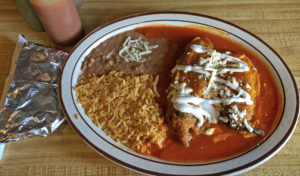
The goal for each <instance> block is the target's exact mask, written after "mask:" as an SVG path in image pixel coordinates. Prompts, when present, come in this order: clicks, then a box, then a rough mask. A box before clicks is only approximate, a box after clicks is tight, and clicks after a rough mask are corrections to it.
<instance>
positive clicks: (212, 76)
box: [169, 44, 253, 128]
mask: <svg viewBox="0 0 300 176" xmlns="http://www.w3.org/2000/svg"><path fill="white" fill-rule="evenodd" d="M190 48H191V49H192V50H193V51H194V52H196V53H208V54H209V55H210V58H200V65H176V66H175V67H174V68H173V70H172V72H173V73H174V72H175V71H176V70H180V71H183V72H185V73H186V72H196V73H200V74H203V75H205V76H206V77H209V82H208V86H207V89H206V90H205V92H204V94H206V93H209V89H210V87H211V84H212V83H213V82H218V83H221V84H223V85H226V86H227V87H229V88H231V89H232V90H235V91H236V92H238V93H237V94H233V93H232V94H231V96H230V97H221V98H218V97H215V98H212V99H206V98H200V97H198V96H194V95H191V94H190V93H192V92H193V90H192V89H191V88H188V87H186V83H185V82H184V83H181V84H179V83H178V82H177V81H176V83H177V84H176V83H175V84H173V85H172V86H173V88H174V89H173V91H171V92H170V94H169V96H172V98H171V102H172V103H173V107H174V108H175V109H176V110H178V111H180V112H184V113H190V114H192V115H193V116H194V117H196V118H197V119H198V124H197V125H198V126H202V125H203V123H204V117H206V118H207V119H208V120H209V121H210V122H212V123H217V121H218V119H219V116H220V112H219V111H218V110H216V109H215V108H214V106H213V105H214V104H224V105H229V104H231V103H246V104H248V105H252V104H253V101H252V100H251V96H250V95H249V94H248V92H246V91H245V90H243V89H242V88H241V87H240V86H239V83H238V82H236V80H235V78H234V77H233V79H231V80H228V79H227V80H225V79H222V78H220V77H218V75H220V74H223V73H228V72H229V73H230V74H231V73H234V72H246V71H248V70H249V67H248V65H247V64H246V63H245V62H243V61H241V60H240V59H239V58H236V57H233V56H230V55H227V54H224V53H219V52H217V51H216V50H213V49H209V48H206V47H204V46H201V45H196V44H194V45H191V47H190ZM228 62H230V63H228ZM220 63H221V64H220ZM228 66H229V67H230V68H228ZM244 121H245V120H244ZM244 123H245V122H244ZM245 125H246V127H247V128H249V125H248V124H247V123H245Z"/></svg>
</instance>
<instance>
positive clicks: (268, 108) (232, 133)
mask: <svg viewBox="0 0 300 176" xmlns="http://www.w3.org/2000/svg"><path fill="white" fill-rule="evenodd" d="M135 31H136V32H138V33H140V34H142V35H144V36H145V37H146V38H148V39H160V38H165V39H166V40H167V41H168V45H169V51H168V53H167V54H166V57H165V58H164V60H163V69H162V70H161V72H160V73H159V74H160V81H159V84H158V91H159V93H160V95H161V99H160V100H159V103H160V104H161V105H162V107H163V109H164V111H165V107H166V92H165V90H166V88H167V87H168V86H169V84H170V81H171V78H170V75H171V74H170V72H171V69H172V68H173V67H174V66H175V64H176V60H177V59H178V58H179V57H180V56H181V55H182V53H183V52H184V48H185V46H186V45H187V44H188V43H189V42H190V41H191V40H192V39H193V38H194V37H196V36H202V37H208V38H209V39H210V40H211V41H212V42H213V43H214V45H215V49H217V50H219V51H233V52H240V53H245V54H246V55H247V56H248V57H249V58H251V60H252V62H253V64H254V65H255V67H256V69H257V70H258V73H259V76H260V82H261V92H260V94H259V95H258V96H257V97H256V98H257V101H256V102H257V104H256V112H255V115H254V117H253V119H252V122H253V123H254V124H255V127H256V128H258V129H262V130H264V132H265V135H264V136H260V135H254V136H252V137H249V138H245V135H247V133H245V132H242V131H238V130H234V129H231V128H229V127H227V126H224V125H222V124H216V125H215V127H216V128H217V131H218V132H217V134H214V135H211V136H206V135H198V136H194V137H193V139H192V141H191V144H190V146H189V147H188V148H185V147H183V146H182V145H181V144H180V143H179V142H177V141H176V140H175V139H174V138H173V137H171V136H170V135H169V136H168V137H167V139H166V140H165V143H164V148H163V149H157V148H156V147H153V149H152V151H151V152H152V153H151V155H152V156H154V157H157V158H160V159H162V160H167V161H180V162H211V161H216V160H223V159H226V158H230V157H233V156H236V155H239V154H242V153H245V152H247V151H249V150H251V149H253V148H254V147H255V146H257V145H259V144H260V143H261V142H262V141H263V140H264V139H266V138H267V137H268V136H269V135H270V133H271V132H272V131H273V130H274V128H275V127H276V125H277V124H278V122H279V120H280V117H281V114H282V110H283V98H282V95H281V93H280V91H279V88H278V86H277V84H276V82H275V80H274V78H273V76H272V73H271V72H270V71H269V70H268V69H266V68H267V66H266V65H265V64H264V63H263V62H262V61H261V59H260V58H259V57H258V56H257V55H255V54H254V53H252V52H251V51H249V50H248V49H247V48H245V47H243V46H242V45H240V44H238V43H236V42H235V41H233V40H231V39H228V38H226V36H224V35H220V34H218V35H217V34H215V33H212V32H209V31H207V30H203V29H201V28H200V29H198V28H192V27H178V26H166V25H157V26H146V27H141V28H137V29H135ZM217 135H221V136H219V137H220V138H223V139H224V140H220V141H217V142H214V139H215V137H216V136H217Z"/></svg>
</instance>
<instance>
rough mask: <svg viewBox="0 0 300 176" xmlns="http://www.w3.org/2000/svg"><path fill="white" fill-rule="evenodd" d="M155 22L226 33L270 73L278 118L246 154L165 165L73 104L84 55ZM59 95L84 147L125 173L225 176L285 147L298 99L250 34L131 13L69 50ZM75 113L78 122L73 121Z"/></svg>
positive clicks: (183, 16)
mask: <svg viewBox="0 0 300 176" xmlns="http://www.w3.org/2000/svg"><path fill="white" fill-rule="evenodd" d="M156 24H163V25H173V26H199V27H209V28H211V29H216V30H213V31H215V32H224V33H226V34H228V35H227V36H226V37H229V38H230V39H232V40H234V41H236V42H238V43H240V44H241V45H243V46H245V47H247V48H248V49H249V50H250V51H252V52H253V53H255V54H256V55H258V56H259V57H260V58H262V60H263V62H264V63H265V64H266V65H267V66H268V68H269V69H270V70H271V72H272V74H273V75H274V78H275V80H276V82H277V84H278V85H279V87H280V91H281V92H282V95H283V99H284V104H283V106H284V107H283V108H284V109H283V114H282V118H281V120H280V122H279V124H278V125H277V127H276V128H275V130H274V131H273V132H272V133H271V135H270V136H269V137H268V138H267V139H266V140H265V141H263V142H262V143H261V144H260V145H259V146H257V147H256V148H254V149H252V150H251V151H249V152H247V153H244V154H241V155H239V156H236V157H234V158H231V159H227V160H223V161H218V162H212V163H178V162H168V161H163V160H159V159H157V158H153V157H149V156H143V155H140V154H138V153H135V152H133V151H132V150H130V149H128V148H126V147H124V146H122V145H121V144H118V143H116V142H115V141H113V140H112V139H111V138H109V137H108V136H107V135H106V134H105V133H104V132H103V131H102V130H101V129H99V128H97V127H96V125H94V124H93V123H92V121H91V120H90V119H89V118H88V117H87V116H86V114H85V113H84V110H83V108H82V107H81V105H80V104H78V103H77V102H76V94H75V92H74V91H73V90H72V88H73V87H74V86H76V84H77V79H78V77H79V76H80V75H81V74H82V72H81V65H82V62H83V61H84V59H85V56H87V55H88V54H89V53H90V52H91V50H92V49H93V48H95V47H96V46H97V45H99V44H100V43H101V42H103V41H105V40H106V39H108V38H110V37H112V36H114V35H116V34H119V33H122V32H125V31H128V30H132V29H134V28H136V27H142V26H146V25H156ZM59 93H60V97H59V98H60V102H61V105H62V107H63V111H64V112H65V115H66V117H67V119H68V121H69V123H70V124H71V126H72V127H73V128H74V130H75V131H76V133H77V134H78V135H80V137H81V138H82V139H83V140H84V141H85V142H86V143H88V144H89V145H90V146H91V147H92V148H93V149H95V150H96V151H97V152H99V153H100V154H102V155H104V156H105V157H107V158H108V159H110V160H112V161H114V162H116V163H118V164H120V165H122V166H124V167H126V168H128V169H132V170H135V171H137V172H141V173H144V174H151V175H152V174H153V175H227V174H230V175H231V174H240V173H242V172H245V171H248V170H250V169H252V168H254V167H257V166H259V165H260V164H262V163H264V162H266V161H267V160H268V159H270V158H271V157H272V156H274V155H275V154H276V153H277V152H278V151H279V150H280V149H281V148H282V147H283V146H284V145H285V143H286V142H287V141H288V140H289V138H290V137H291V135H292V133H293V131H294V129H295V127H296V124H297V119H298V110H299V95H298V89H297V86H296V83H295V80H294V78H293V76H292V74H291V72H290V70H289V69H288V67H287V65H286V64H285V63H284V61H283V59H282V58H281V57H280V56H279V55H278V54H277V53H276V52H275V51H274V50H273V49H272V48H271V47H270V46H269V45H267V44H266V43H265V42H264V41H262V40H261V39H259V38H258V37H256V36H255V35H253V34H251V33H250V32H247V31H246V30H244V29H242V28H240V27H238V26H236V25H234V24H231V23H229V22H226V21H224V20H221V19H217V18H214V17H209V16H205V15H200V14H193V13H185V12H154V13H144V14H136V15H132V16H128V17H124V18H121V19H119V20H116V21H113V22H111V23H109V24H106V25H103V26H101V27H99V28H97V29H95V30H94V31H92V32H91V33H90V34H88V35H87V36H86V37H85V38H84V39H82V40H81V41H80V42H79V44H77V45H76V46H75V48H74V49H73V51H72V52H71V54H70V57H69V59H68V60H67V61H66V62H65V65H64V67H63V71H62V76H61V80H60V85H59ZM287 102H288V103H287ZM78 115H79V117H80V118H77V117H78Z"/></svg>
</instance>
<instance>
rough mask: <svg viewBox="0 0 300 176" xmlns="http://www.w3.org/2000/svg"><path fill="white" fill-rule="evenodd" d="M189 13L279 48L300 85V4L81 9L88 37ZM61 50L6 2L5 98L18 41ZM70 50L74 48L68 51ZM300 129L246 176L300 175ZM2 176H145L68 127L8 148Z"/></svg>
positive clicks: (1, 40) (0, 4)
mask: <svg viewBox="0 0 300 176" xmlns="http://www.w3.org/2000/svg"><path fill="white" fill-rule="evenodd" d="M163 10H168V11H170V10H172V11H174V10H175V11H187V12H194V13H201V14H205V15H209V16H214V17H217V18H221V19H224V20H227V21H229V22H232V23H234V24H236V25H239V26H241V27H243V28H245V29H247V30H248V31H250V32H252V33H254V34H255V35H257V36H259V37H260V38H261V39H263V40H264V41H265V42H267V43H268V44H269V45H270V46H271V47H273V48H274V49H275V50H276V51H277V52H278V53H279V55H281V56H282V58H283V59H284V61H285V62H286V63H287V65H288V66H289V68H290V69H291V71H292V73H293V75H294V76H295V79H296V82H297V84H298V85H299V83H300V61H298V60H299V56H300V1H297V0H285V1H282V0H244V1H235V0H219V1H217V0H213V1H198V0H188V1H181V0H164V1H162V0H154V1H148V0H146V1H138V0H111V1H105V0H85V2H84V4H83V6H82V7H81V8H80V10H79V14H80V16H81V19H82V22H83V25H84V28H85V30H86V31H87V32H89V31H91V30H92V29H94V28H95V27H97V26H100V25H102V24H104V23H106V22H109V21H111V20H114V19H117V18H119V17H123V16H126V15H130V14H134V13H140V12H149V11H163ZM19 33H21V34H23V35H25V37H26V39H27V40H29V41H33V42H36V43H41V44H44V45H46V46H49V47H57V46H56V45H55V44H54V43H53V42H52V41H51V40H50V38H49V37H48V36H47V34H46V33H45V32H36V31H34V30H32V29H31V28H30V27H29V26H28V24H27V23H26V22H25V20H24V19H23V17H22V16H21V15H20V13H19V11H18V10H17V8H16V6H15V5H14V4H13V2H12V1H11V0H1V1H0V63H1V64H0V95H1V94H2V92H3V86H4V82H5V79H6V77H7V76H8V74H9V68H10V65H11V58H12V55H13V51H14V48H15V45H16V41H17V36H18V34H19ZM64 49H66V50H69V49H70V47H69V48H64ZM299 143H300V124H298V126H297V128H296V130H295V132H294V134H293V136H292V137H291V139H290V140H289V141H288V142H287V144H286V145H285V146H284V148H283V149H282V150H281V151H280V152H279V153H278V154H276V155H275V156H274V157H272V158H271V159H270V160H269V161H267V162H266V163H265V164H263V165H261V166H259V167H257V168H255V169H253V170H251V171H249V172H246V173H244V174H242V175H300V145H299ZM0 175H72V176H75V175H140V174H138V173H135V172H133V171H129V170H127V169H125V168H123V167H121V166H119V165H117V164H115V163H113V162H111V161H109V160H108V159H106V158H104V157H102V156H101V155H99V154H97V153H96V152H95V151H94V150H93V149H92V148H90V147H89V146H88V145H87V144H85V143H84V142H83V141H82V140H81V139H80V137H79V136H78V135H77V134H75V133H74V131H73V130H72V128H71V127H70V126H69V125H68V123H67V122H65V123H64V124H63V125H62V126H61V127H60V128H59V129H58V130H57V131H56V132H55V133H54V134H53V135H52V136H49V137H46V138H41V137H33V138H29V139H24V140H20V141H17V142H11V143H8V144H6V147H5V151H4V155H3V159H2V161H0Z"/></svg>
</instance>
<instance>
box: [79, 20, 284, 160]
mask: <svg viewBox="0 0 300 176" xmlns="http://www.w3.org/2000/svg"><path fill="white" fill-rule="evenodd" d="M82 71H83V74H82V75H81V76H80V77H79V79H78V85H77V86H76V87H74V90H75V92H76V95H77V101H78V102H79V103H80V104H82V105H83V108H84V110H85V112H86V114H87V116H88V117H89V118H91V120H92V121H93V122H94V124H95V125H97V126H98V127H100V128H101V129H102V130H103V131H104V132H105V133H106V134H108V135H109V136H110V137H111V138H112V139H113V140H115V141H117V142H119V143H122V144H123V145H125V146H127V147H129V148H131V149H133V150H135V151H137V152H139V153H141V154H145V155H150V156H154V157H157V158H160V159H163V160H167V161H180V162H209V161H213V160H222V159H226V158H229V157H233V156H236V155H239V154H242V153H245V152H247V151H249V150H251V149H252V148H254V147H255V146H257V145H258V144H259V143H261V142H262V141H263V140H264V139H265V138H266V137H267V136H268V135H269V134H270V133H271V132H272V130H273V129H274V128H275V127H276V125H277V124H278V122H279V120H280V117H281V113H282V104H283V102H282V101H283V100H282V96H281V94H280V92H279V90H278V88H277V85H276V82H275V81H274V79H273V77H272V75H271V72H270V71H269V70H268V69H266V66H265V65H264V64H263V63H262V61H261V60H260V59H259V58H258V57H257V56H256V55H254V54H253V53H252V52H250V51H249V50H247V49H246V48H244V47H243V46H241V45H239V44H238V43H236V42H234V41H232V40H230V39H228V38H226V37H224V36H222V35H220V34H218V35H217V34H215V33H212V32H209V30H207V29H204V28H193V27H177V26H164V25H155V26H146V27H141V28H136V29H135V30H133V31H126V32H123V33H120V34H118V35H116V36H113V37H111V38H109V39H107V40H106V41H103V42H102V43H101V44H100V45H98V46H97V47H96V48H94V49H93V50H92V51H91V53H90V54H89V55H88V56H87V57H86V58H85V61H84V62H83V64H82Z"/></svg>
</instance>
